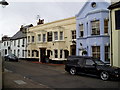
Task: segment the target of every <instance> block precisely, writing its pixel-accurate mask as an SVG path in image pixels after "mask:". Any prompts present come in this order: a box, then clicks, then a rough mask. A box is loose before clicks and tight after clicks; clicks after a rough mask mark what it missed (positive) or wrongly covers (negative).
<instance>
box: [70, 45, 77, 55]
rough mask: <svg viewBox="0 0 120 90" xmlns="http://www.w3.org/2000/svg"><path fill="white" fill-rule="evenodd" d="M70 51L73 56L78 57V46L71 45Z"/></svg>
mask: <svg viewBox="0 0 120 90" xmlns="http://www.w3.org/2000/svg"><path fill="white" fill-rule="evenodd" d="M70 51H71V53H70V54H71V55H76V45H71V46H70Z"/></svg>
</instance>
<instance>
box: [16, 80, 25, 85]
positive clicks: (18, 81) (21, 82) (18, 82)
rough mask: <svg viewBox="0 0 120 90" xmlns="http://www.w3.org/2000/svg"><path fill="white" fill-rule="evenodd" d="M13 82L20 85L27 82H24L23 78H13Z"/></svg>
mask: <svg viewBox="0 0 120 90" xmlns="http://www.w3.org/2000/svg"><path fill="white" fill-rule="evenodd" d="M14 82H15V83H17V84H19V85H22V84H27V83H26V82H24V81H23V80H14Z"/></svg>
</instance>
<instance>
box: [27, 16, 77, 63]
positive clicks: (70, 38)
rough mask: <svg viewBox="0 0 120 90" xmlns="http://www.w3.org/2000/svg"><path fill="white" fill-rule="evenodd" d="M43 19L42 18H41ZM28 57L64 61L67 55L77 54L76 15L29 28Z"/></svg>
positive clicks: (42, 60)
mask: <svg viewBox="0 0 120 90" xmlns="http://www.w3.org/2000/svg"><path fill="white" fill-rule="evenodd" d="M39 21H41V20H39ZM27 52H28V55H27V58H28V59H33V60H34V59H39V61H41V62H45V60H44V56H45V57H46V55H47V56H48V57H49V59H50V61H61V62H62V61H64V60H66V58H67V56H69V55H75V54H76V20H75V17H71V18H67V19H63V20H58V21H54V22H50V23H46V24H40V25H37V26H34V27H31V28H29V30H28V32H27Z"/></svg>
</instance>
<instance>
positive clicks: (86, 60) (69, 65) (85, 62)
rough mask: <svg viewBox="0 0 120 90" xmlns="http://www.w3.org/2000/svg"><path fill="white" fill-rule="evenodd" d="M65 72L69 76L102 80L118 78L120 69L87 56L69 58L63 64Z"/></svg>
mask: <svg viewBox="0 0 120 90" xmlns="http://www.w3.org/2000/svg"><path fill="white" fill-rule="evenodd" d="M65 70H66V71H67V72H69V73H70V74H71V75H75V74H87V75H95V76H99V77H100V78H101V79H102V80H108V79H110V78H120V68H118V67H111V66H110V65H107V64H105V63H104V62H102V61H101V60H99V59H95V58H93V57H89V56H69V57H68V60H67V62H66V63H65Z"/></svg>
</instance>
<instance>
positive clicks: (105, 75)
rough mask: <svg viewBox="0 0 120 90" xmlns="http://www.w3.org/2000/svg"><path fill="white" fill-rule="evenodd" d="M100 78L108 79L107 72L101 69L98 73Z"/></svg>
mask: <svg viewBox="0 0 120 90" xmlns="http://www.w3.org/2000/svg"><path fill="white" fill-rule="evenodd" d="M100 78H101V79H102V80H104V81H106V80H108V79H109V73H108V72H106V71H102V72H101V74H100Z"/></svg>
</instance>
